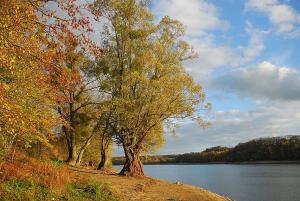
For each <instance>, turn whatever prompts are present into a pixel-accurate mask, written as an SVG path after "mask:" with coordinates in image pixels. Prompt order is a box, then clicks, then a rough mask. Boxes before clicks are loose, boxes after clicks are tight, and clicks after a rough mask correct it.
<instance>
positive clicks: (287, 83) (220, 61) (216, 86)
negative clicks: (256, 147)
mask: <svg viewBox="0 0 300 201" xmlns="http://www.w3.org/2000/svg"><path fill="white" fill-rule="evenodd" d="M150 9H151V10H152V12H153V13H154V15H155V17H156V20H157V21H159V19H161V17H163V16H165V15H168V16H170V17H171V18H175V19H178V20H179V21H181V22H182V23H183V25H184V26H185V28H186V36H185V40H187V41H188V42H189V43H190V44H191V45H192V46H193V47H194V48H195V49H196V51H197V53H198V54H199V57H198V58H197V59H195V60H194V61H190V62H186V63H185V64H184V66H185V68H186V70H187V71H188V72H189V73H191V74H192V75H193V77H194V79H195V80H196V81H197V82H198V83H200V84H201V85H203V86H204V88H205V91H206V93H207V101H209V102H211V103H212V105H213V109H212V111H211V112H210V114H209V117H210V119H211V123H212V126H211V127H210V128H208V129H206V130H203V129H201V128H199V127H198V126H197V124H196V123H194V122H191V121H188V120H187V121H185V122H183V123H182V125H181V127H180V128H179V129H177V134H176V136H173V135H172V134H170V133H167V134H166V144H165V146H164V147H163V148H162V149H161V150H160V151H159V154H174V153H183V152H197V151H202V150H203V149H205V148H208V147H212V146H217V145H221V146H234V145H236V144H237V143H239V142H245V141H248V140H250V139H253V138H258V137H266V136H284V135H300V75H299V71H300V1H299V0H184V1H183V0H153V1H152V3H151V6H150ZM116 153H117V154H118V153H121V151H120V150H116Z"/></svg>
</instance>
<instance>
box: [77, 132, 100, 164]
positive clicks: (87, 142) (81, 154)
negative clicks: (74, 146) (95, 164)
mask: <svg viewBox="0 0 300 201" xmlns="http://www.w3.org/2000/svg"><path fill="white" fill-rule="evenodd" d="M94 133H95V132H92V134H91V135H90V136H89V137H88V139H87V140H86V141H85V143H84V145H83V146H82V147H81V148H80V151H79V153H78V155H77V158H76V162H75V165H76V166H79V165H80V163H81V159H82V156H83V153H84V151H85V149H86V148H87V147H88V146H89V144H90V142H91V139H92V138H93V136H94Z"/></svg>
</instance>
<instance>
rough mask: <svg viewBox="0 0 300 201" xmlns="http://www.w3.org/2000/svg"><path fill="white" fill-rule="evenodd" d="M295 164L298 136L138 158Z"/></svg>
mask: <svg viewBox="0 0 300 201" xmlns="http://www.w3.org/2000/svg"><path fill="white" fill-rule="evenodd" d="M123 160H124V159H123V158H122V157H115V158H114V159H113V163H114V164H122V163H123ZM299 160H300V136H283V137H270V138H259V139H254V140H251V141H248V142H245V143H240V144H238V145H236V146H235V147H233V148H228V147H221V146H217V147H212V148H209V149H206V150H204V151H202V152H192V153H185V154H180V155H159V156H148V157H142V161H143V162H144V163H146V164H154V163H159V164H168V163H230V162H251V161H299Z"/></svg>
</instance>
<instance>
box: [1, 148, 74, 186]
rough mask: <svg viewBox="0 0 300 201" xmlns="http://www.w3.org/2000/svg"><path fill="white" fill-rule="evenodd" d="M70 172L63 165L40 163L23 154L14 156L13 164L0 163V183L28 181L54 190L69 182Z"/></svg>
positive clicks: (8, 162)
mask: <svg viewBox="0 0 300 201" xmlns="http://www.w3.org/2000/svg"><path fill="white" fill-rule="evenodd" d="M71 176H72V175H71V172H70V171H69V170H68V168H67V167H66V166H64V165H61V166H59V167H57V166H55V165H54V164H51V163H47V162H41V161H39V160H37V159H34V158H31V157H28V156H26V155H24V154H20V153H18V154H16V160H14V161H13V162H10V161H3V162H0V182H1V183H2V182H5V181H7V180H12V179H16V180H29V181H33V182H35V183H40V184H43V185H44V186H46V187H48V188H50V189H54V188H57V189H59V188H61V189H62V187H64V186H65V185H66V184H67V183H69V182H70V181H71Z"/></svg>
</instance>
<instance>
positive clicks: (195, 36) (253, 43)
mask: <svg viewBox="0 0 300 201" xmlns="http://www.w3.org/2000/svg"><path fill="white" fill-rule="evenodd" d="M152 10H153V12H154V14H155V16H156V17H158V18H161V17H162V16H164V15H168V16H170V17H172V18H174V19H177V20H179V21H181V22H182V23H183V25H184V26H185V27H186V37H185V39H186V40H187V41H188V42H189V43H190V44H191V45H192V46H193V47H194V48H195V50H196V51H197V53H198V55H199V57H198V58H197V59H195V60H193V61H189V62H187V63H186V64H185V66H186V67H187V70H188V71H189V72H190V73H191V74H192V75H194V77H195V78H200V77H201V79H203V77H206V76H205V75H207V74H208V73H209V72H210V71H211V70H212V69H214V68H218V67H224V66H226V67H237V66H240V65H243V64H245V63H247V62H250V61H252V60H253V59H255V58H256V57H257V56H259V55H260V53H261V52H262V51H263V49H264V43H263V39H264V36H265V35H266V34H267V32H266V31H262V30H259V29H255V28H254V27H253V26H252V25H251V23H249V22H247V23H246V28H245V32H246V33H247V34H248V35H249V41H248V44H247V45H246V46H238V47H235V48H233V47H230V46H228V45H218V44H217V42H216V36H215V35H214V34H213V33H212V31H216V30H218V31H221V33H222V31H226V30H227V29H228V28H229V27H230V25H229V22H227V21H226V20H223V19H221V18H220V14H219V11H218V9H217V8H216V7H215V6H214V4H212V3H210V2H209V1H206V0H185V1H182V0H164V1H159V0H155V1H154V2H153V6H152ZM204 79H205V78H204ZM204 82H205V81H204Z"/></svg>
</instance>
